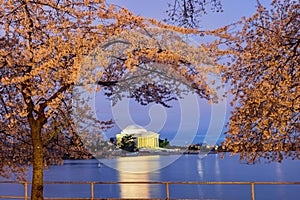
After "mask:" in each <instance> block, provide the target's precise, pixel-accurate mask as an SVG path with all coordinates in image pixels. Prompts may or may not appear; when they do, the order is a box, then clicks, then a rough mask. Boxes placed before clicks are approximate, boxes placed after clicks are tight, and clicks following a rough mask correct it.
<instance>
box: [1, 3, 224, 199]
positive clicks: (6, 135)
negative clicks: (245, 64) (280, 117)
mask: <svg viewBox="0 0 300 200" xmlns="http://www.w3.org/2000/svg"><path fill="white" fill-rule="evenodd" d="M0 2H1V4H0V67H1V68H0V79H1V82H0V113H1V115H0V143H1V152H0V158H1V159H2V162H1V163H0V175H2V176H4V175H10V174H13V173H14V174H16V175H18V176H19V177H20V178H22V176H23V175H24V173H25V171H26V169H27V168H28V166H30V165H32V167H33V175H32V191H31V199H43V169H44V167H46V166H48V165H50V164H54V163H61V162H62V157H63V156H64V155H66V154H70V156H75V157H76V156H77V157H86V156H88V152H86V149H85V147H84V145H83V144H82V143H83V142H82V140H85V139H86V138H84V137H83V138H79V137H78V135H77V134H76V131H77V130H76V128H77V127H76V125H75V124H76V116H75V117H74V116H73V115H72V112H71V109H72V107H73V105H72V98H74V95H73V93H72V91H73V88H74V86H75V85H80V84H83V83H82V79H80V78H79V77H82V72H83V74H84V73H85V71H83V69H89V68H85V67H86V66H87V63H88V61H91V62H92V61H93V59H90V58H91V55H92V54H93V53H94V52H100V53H98V54H97V56H100V57H99V58H108V57H109V58H110V59H106V60H108V61H109V62H107V63H102V64H103V66H106V65H107V67H106V68H105V71H102V72H99V73H95V74H94V76H91V77H89V78H88V79H87V80H85V81H87V82H85V83H98V86H97V87H96V88H100V89H101V87H102V88H104V87H110V86H113V85H117V84H120V83H124V82H126V81H128V80H127V79H126V81H123V80H125V79H122V78H124V76H122V74H123V73H125V74H130V72H132V74H134V73H136V75H138V76H140V75H141V74H140V73H141V71H139V72H137V71H136V68H139V67H142V68H144V71H143V73H144V72H145V71H147V70H148V71H149V70H151V72H153V73H152V74H156V75H157V74H158V73H157V72H155V69H159V68H162V70H161V71H163V72H164V75H165V76H168V75H170V70H166V69H171V71H177V72H178V73H179V74H181V75H182V77H184V79H185V84H186V85H187V86H188V87H190V88H192V89H193V90H195V92H196V93H198V94H200V95H202V96H203V97H205V98H207V99H209V100H215V94H214V91H213V89H211V88H210V87H209V83H208V80H207V79H206V78H205V74H207V73H210V72H212V71H211V70H207V69H208V67H207V66H204V68H203V67H200V66H197V64H199V61H197V60H198V59H195V58H199V57H197V56H196V55H197V54H195V51H197V52H198V53H199V49H200V48H198V49H197V48H196V49H194V50H193V52H192V54H190V55H186V56H187V57H185V56H181V55H180V54H178V52H175V51H171V50H170V49H169V48H166V47H167V46H166V45H167V44H165V45H160V44H159V43H157V42H156V41H159V40H161V39H165V38H162V37H161V36H167V35H164V34H160V36H159V37H157V38H155V37H152V36H151V37H149V35H148V39H147V40H144V41H150V40H152V41H153V42H152V43H150V44H154V43H155V44H158V46H157V45H156V46H153V45H152V46H151V45H150V46H147V45H146V46H143V45H139V44H141V43H140V42H139V39H142V38H144V37H143V35H145V34H139V35H138V38H135V40H133V39H134V37H129V38H127V39H126V40H125V41H128V42H130V44H131V46H130V48H129V49H127V50H126V51H124V52H123V53H121V54H118V55H117V57H115V58H114V59H112V58H113V57H112V56H109V55H108V57H105V56H107V55H106V54H105V51H103V48H106V46H105V45H106V44H107V41H108V39H109V38H111V37H115V36H118V35H121V36H122V37H123V36H124V35H122V34H123V32H124V33H126V32H128V30H131V33H133V31H132V30H136V32H137V33H138V32H140V31H141V30H146V29H145V28H146V27H149V26H151V27H154V26H156V27H159V28H162V29H166V30H172V31H175V32H178V33H198V31H195V30H192V29H184V28H181V27H176V26H170V25H165V24H163V23H161V22H157V21H156V20H153V19H144V18H142V17H138V16H134V15H133V14H132V13H131V12H129V11H128V10H127V9H125V8H115V7H114V6H109V5H106V4H105V3H104V1H103V0H95V1H89V0H78V1H67V0H63V1H60V0H52V1H49V0H48V1H45V0H39V1H29V0H20V1H11V0H8V1H0ZM146 35H147V34H146ZM124 37H126V34H125V36H124ZM140 41H141V40H140ZM99 47H100V48H99ZM101 48H102V49H101ZM119 52H122V51H119ZM110 55H112V54H110ZM101 56H102V57H101ZM186 58H189V59H187V60H186ZM89 59H90V60H89ZM96 60H97V59H96ZM97 61H98V62H100V61H101V62H104V61H105V59H103V60H102V59H98V60H97ZM152 61H153V62H154V63H157V64H156V65H154V64H153V65H151V67H152V68H151V69H150V68H148V67H146V66H145V65H144V64H146V63H152ZM194 61H195V62H194ZM196 61H197V62H196ZM104 64H106V65H104ZM162 64H163V65H162ZM207 64H209V63H207ZM89 66H92V67H94V68H95V66H96V63H94V65H93V64H90V65H89ZM205 68H206V69H205ZM204 69H205V70H204ZM87 71H89V70H87ZM217 71H218V70H217ZM217 71H215V73H217ZM83 77H84V76H83ZM127 77H128V76H127ZM132 77H134V76H132ZM132 77H131V79H129V80H132ZM83 80H84V79H83ZM116 87H117V86H116ZM173 89H176V88H173ZM147 90H148V93H147V95H145V93H146V92H145V91H147ZM133 91H136V94H141V95H138V97H137V96H135V93H132V94H131V97H134V98H136V99H137V100H138V101H139V102H141V103H145V102H156V103H160V102H163V101H164V100H165V99H164V96H160V95H161V94H163V93H165V94H167V95H168V94H169V90H168V89H167V88H165V87H162V86H160V85H158V82H156V83H151V82H150V83H146V82H144V84H141V85H138V86H137V87H136V88H135V89H134V90H133ZM149 91H151V92H150V93H149ZM151 95H152V96H153V98H147V97H148V96H151ZM141 97H143V98H142V99H141ZM167 99H168V97H167ZM83 108H84V109H82V112H83V114H84V115H86V113H87V112H88V111H89V108H88V107H86V106H83ZM86 116H88V115H86ZM89 120H90V119H89ZM93 120H94V119H93ZM96 122H97V121H95V123H96ZM109 124H110V122H97V123H96V127H97V128H98V131H99V130H100V131H101V129H102V128H106V127H107V126H109ZM97 134H98V133H96V134H95V136H98V135H97Z"/></svg>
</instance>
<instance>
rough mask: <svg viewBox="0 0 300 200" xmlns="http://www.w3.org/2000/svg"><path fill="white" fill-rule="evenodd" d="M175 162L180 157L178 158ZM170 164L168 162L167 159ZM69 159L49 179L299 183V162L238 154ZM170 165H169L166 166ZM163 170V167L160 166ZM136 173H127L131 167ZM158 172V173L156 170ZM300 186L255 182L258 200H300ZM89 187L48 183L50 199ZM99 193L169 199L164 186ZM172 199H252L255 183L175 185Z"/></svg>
mask: <svg viewBox="0 0 300 200" xmlns="http://www.w3.org/2000/svg"><path fill="white" fill-rule="evenodd" d="M174 160H175V161H174ZM171 161H174V162H172V163H171V164H170V165H167V166H165V165H166V164H168V162H171ZM103 162H104V163H106V164H108V165H109V166H106V165H102V166H101V167H100V168H98V166H97V165H98V162H97V160H79V161H76V160H75V161H74V160H69V161H66V162H65V164H64V165H63V166H52V167H50V169H49V170H47V171H45V180H46V181H300V173H299V172H300V171H299V169H300V161H292V160H285V161H284V162H283V163H281V164H279V163H270V164H265V163H261V164H256V165H247V164H241V163H240V162H239V159H238V157H237V156H234V157H229V156H227V157H225V159H223V160H220V158H219V155H214V154H211V155H208V156H206V157H204V158H200V157H199V156H198V155H182V156H180V157H178V159H177V157H175V155H172V156H146V157H126V158H119V159H117V160H113V161H109V162H110V163H108V162H106V161H103ZM164 166H165V167H164ZM155 169H158V170H155ZM132 170H134V171H135V172H138V173H133V172H126V171H132ZM153 170H154V171H153ZM299 191H300V185H256V186H255V197H256V200H257V199H263V200H267V199H270V200H271V199H272V200H273V199H280V200H281V199H299V194H300V193H299ZM89 192H90V188H89V185H59V186H57V185H46V186H45V196H47V197H68V198H72V197H77V198H78V197H89V196H90V193H89ZM23 194H24V193H23V188H22V186H16V185H14V186H12V185H8V184H6V185H4V184H0V195H23ZM95 197H97V198H101V197H106V198H119V197H122V198H164V197H165V186H161V185H95ZM170 197H171V198H192V199H230V200H232V199H251V186H250V185H170Z"/></svg>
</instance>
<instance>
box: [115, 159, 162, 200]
mask: <svg viewBox="0 0 300 200" xmlns="http://www.w3.org/2000/svg"><path fill="white" fill-rule="evenodd" d="M115 161H116V164H117V167H116V169H117V170H118V171H120V172H122V173H119V181H121V182H126V181H132V182H137V181H142V182H143V181H148V182H149V181H151V176H150V175H151V174H150V173H149V172H151V171H153V169H159V168H160V162H159V156H144V157H122V158H118V159H116V160H115ZM158 173H159V171H158ZM156 175H157V176H159V174H156ZM150 187H151V188H150ZM151 189H152V190H153V185H152V186H150V185H147V184H138V185H136V184H130V185H129V184H121V185H120V193H121V194H120V197H121V198H139V197H143V198H150V192H151ZM156 189H158V187H157V186H156Z"/></svg>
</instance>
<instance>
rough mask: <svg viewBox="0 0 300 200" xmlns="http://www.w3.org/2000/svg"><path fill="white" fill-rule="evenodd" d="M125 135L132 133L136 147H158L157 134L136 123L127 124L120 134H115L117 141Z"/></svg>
mask: <svg viewBox="0 0 300 200" xmlns="http://www.w3.org/2000/svg"><path fill="white" fill-rule="evenodd" d="M125 135H132V136H133V137H134V138H135V143H136V146H137V148H150V149H153V148H159V141H158V140H159V134H158V133H155V132H152V131H147V130H146V129H145V128H143V127H140V126H136V125H130V126H127V127H126V128H125V129H124V130H123V131H122V132H121V133H120V134H117V135H116V139H117V141H118V142H120V141H122V138H123V136H125Z"/></svg>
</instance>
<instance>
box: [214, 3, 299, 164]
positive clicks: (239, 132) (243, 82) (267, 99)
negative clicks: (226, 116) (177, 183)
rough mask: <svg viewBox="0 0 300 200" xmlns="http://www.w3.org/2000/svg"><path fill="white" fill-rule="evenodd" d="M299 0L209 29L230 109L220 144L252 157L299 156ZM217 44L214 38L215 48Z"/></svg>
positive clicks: (254, 159)
mask: <svg viewBox="0 0 300 200" xmlns="http://www.w3.org/2000/svg"><path fill="white" fill-rule="evenodd" d="M299 10H300V4H299V1H294V0H273V1H272V3H271V6H270V8H268V9H267V8H265V7H263V6H262V5H261V4H258V9H257V12H256V13H255V14H254V15H253V16H251V17H249V18H247V19H242V20H241V21H240V22H238V23H236V24H235V25H234V27H233V25H232V26H227V27H223V28H220V29H218V30H216V31H212V33H213V34H214V35H215V36H218V37H220V38H221V39H220V41H217V42H216V43H214V44H213V45H212V46H211V51H212V52H213V53H214V54H215V56H217V57H218V59H219V63H221V60H220V57H222V56H225V57H226V58H227V59H226V62H227V63H225V64H224V65H226V66H227V70H225V71H224V79H225V80H226V81H227V82H228V83H229V85H230V92H231V93H232V95H233V100H232V102H231V104H232V106H233V112H232V114H231V117H230V122H229V126H228V132H227V137H226V139H225V142H224V143H223V147H224V148H226V149H227V150H229V151H231V152H233V153H239V154H240V156H241V159H245V160H246V161H248V162H250V163H255V162H258V161H259V160H260V158H265V159H267V160H268V161H278V162H280V161H282V160H283V159H284V158H287V157H290V158H292V159H299V157H300V149H299V147H300V137H299V123H300V112H299V111H300V107H299V105H300V85H299V83H300V73H299V69H300V67H299V64H300V50H299V47H300V32H299V28H298V27H299V26H300V13H299ZM215 44H218V45H217V46H218V47H217V48H215V47H216V45H215Z"/></svg>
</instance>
